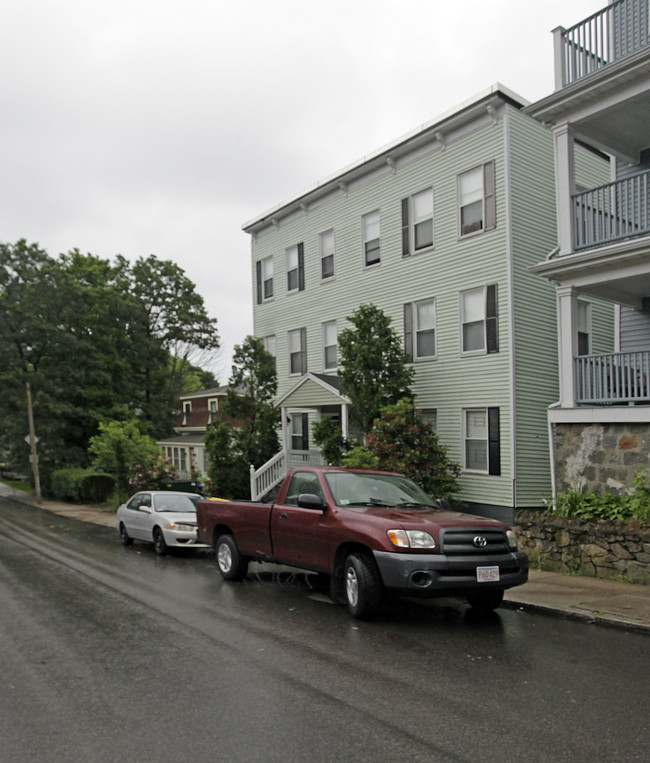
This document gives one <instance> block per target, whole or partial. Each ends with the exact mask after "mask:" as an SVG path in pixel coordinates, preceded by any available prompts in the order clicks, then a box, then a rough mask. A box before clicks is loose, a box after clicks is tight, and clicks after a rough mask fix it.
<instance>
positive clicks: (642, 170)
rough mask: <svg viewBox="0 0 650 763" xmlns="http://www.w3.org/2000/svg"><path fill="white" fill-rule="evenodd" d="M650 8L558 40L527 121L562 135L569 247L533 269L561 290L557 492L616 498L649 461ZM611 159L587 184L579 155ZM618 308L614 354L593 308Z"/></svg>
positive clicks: (597, 18) (619, 11) (626, 3)
mask: <svg viewBox="0 0 650 763" xmlns="http://www.w3.org/2000/svg"><path fill="white" fill-rule="evenodd" d="M649 24H650V11H649V3H648V0H616V1H615V2H610V4H609V5H608V6H607V7H605V8H603V9H601V10H598V11H597V12H596V13H594V14H593V15H592V16H590V17H589V18H587V19H584V20H582V21H580V22H579V23H577V24H575V25H574V26H573V27H571V28H569V29H565V28H563V27H558V28H557V29H555V30H554V38H555V91H554V92H553V93H552V94H551V95H549V96H548V97H546V98H544V99H542V100H541V101H539V102H537V103H535V104H533V105H531V106H530V107H528V108H527V109H526V113H528V114H530V115H532V116H534V117H536V118H537V119H539V120H541V121H543V122H544V123H546V124H547V125H549V126H550V127H551V128H552V131H553V136H554V143H555V162H556V177H557V204H558V240H559V246H558V247H557V249H555V250H554V251H553V252H552V254H551V255H550V256H549V257H548V258H547V259H546V261H544V262H543V263H541V264H538V266H537V267H535V271H536V272H537V273H539V274H540V275H542V276H544V277H546V278H547V279H549V281H551V282H553V283H555V284H556V285H557V298H558V337H559V368H560V375H559V379H560V387H559V390H560V399H559V401H557V403H556V404H555V405H553V406H552V407H551V408H550V409H549V412H548V420H549V423H550V426H551V428H552V431H553V435H554V436H553V441H552V442H553V459H552V463H553V474H554V477H555V483H556V484H555V487H556V489H558V490H565V489H567V488H574V487H580V486H586V487H589V488H590V489H593V490H596V491H599V492H600V491H613V492H617V491H620V490H624V489H626V488H627V487H629V485H630V483H631V481H632V479H633V478H634V476H635V475H634V473H635V471H636V470H638V469H644V468H647V467H648V460H649V458H650V448H649V444H650V34H649ZM585 144H586V145H589V146H592V147H594V148H596V149H598V150H600V151H602V152H605V153H606V154H608V155H609V156H611V158H612V162H611V167H612V171H611V177H610V178H609V179H608V181H607V182H605V183H601V182H591V183H585V182H584V179H583V178H580V177H579V176H578V170H577V164H578V153H577V152H578V150H579V149H580V148H581V146H583V145H585ZM594 297H598V298H602V299H605V300H607V301H609V303H610V304H611V305H613V306H614V307H615V310H616V317H617V322H616V332H615V338H614V347H613V348H612V349H613V350H614V351H611V352H610V351H607V352H604V350H603V346H602V345H601V344H599V343H598V342H597V340H596V337H595V334H594V328H595V316H594V314H593V313H592V308H591V306H590V303H589V300H591V299H593V298H594Z"/></svg>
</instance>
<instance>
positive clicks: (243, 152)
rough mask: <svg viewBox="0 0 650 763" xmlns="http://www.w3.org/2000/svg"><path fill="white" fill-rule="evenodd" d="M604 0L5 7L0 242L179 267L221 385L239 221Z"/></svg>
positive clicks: (239, 254)
mask: <svg viewBox="0 0 650 763" xmlns="http://www.w3.org/2000/svg"><path fill="white" fill-rule="evenodd" d="M605 4H606V0H537V1H535V0H492V1H491V2H489V1H488V0H444V1H443V0H327V1H326V2H314V1H313V0H234V1H226V0H3V3H2V11H1V12H0V66H1V76H0V109H1V112H0V113H1V122H0V124H1V128H0V129H1V133H0V134H1V136H2V139H1V140H0V171H1V174H0V178H1V182H0V240H1V241H4V242H7V243H14V242H15V241H17V240H18V239H20V238H25V239H27V241H28V242H30V243H38V244H39V245H40V246H41V247H43V248H44V249H46V250H47V251H48V252H49V254H51V255H53V256H55V255H58V254H59V253H60V252H67V251H69V250H70V249H74V248H77V249H80V250H81V251H82V252H90V253H92V254H95V255H97V256H100V257H103V258H107V259H112V258H113V257H114V256H115V255H116V254H118V253H119V254H122V255H124V256H125V257H127V258H128V259H131V260H135V259H136V258H138V257H140V256H147V255H149V254H155V255H156V256H157V257H159V258H160V259H171V260H174V261H175V262H177V263H178V264H179V265H180V266H181V267H182V268H183V269H184V270H185V272H186V274H187V275H188V277H189V278H190V279H191V280H192V281H193V282H194V283H195V284H196V285H197V289H198V291H199V292H200V294H201V295H202V296H203V298H204V300H205V304H206V307H207V309H208V312H209V313H210V315H211V316H213V317H216V318H217V320H218V324H219V333H220V336H221V340H222V347H223V349H222V351H221V353H220V356H219V358H218V359H217V362H216V364H215V367H214V369H213V370H215V371H216V372H217V375H218V377H219V381H220V383H222V384H225V383H227V381H228V375H229V369H230V358H231V354H232V347H233V345H234V344H238V343H240V342H241V341H242V340H243V339H244V337H245V336H246V335H247V334H249V333H251V332H252V328H253V323H252V283H251V265H250V241H249V237H248V235H247V234H245V233H243V231H242V230H241V226H242V224H243V223H244V222H246V221H248V220H250V219H251V218H253V217H256V216H257V215H259V214H261V213H262V212H265V211H266V210H267V209H269V208H270V207H273V206H275V205H276V204H277V203H279V202H282V201H285V200H288V199H289V198H292V197H293V196H295V195H298V194H299V193H300V192H301V191H304V190H305V189H307V188H309V187H311V186H312V185H314V184H315V183H316V182H317V181H318V180H320V179H322V178H324V177H327V176H329V175H331V174H333V173H334V172H336V171H337V170H339V169H341V168H343V167H345V166H346V165H348V164H350V163H352V162H354V161H356V160H357V159H359V158H361V157H362V156H363V155H365V154H367V153H370V152H372V151H373V150H375V149H378V148H380V147H381V146H383V145H384V144H386V143H390V142H392V141H393V140H394V139H396V138H398V137H400V136H401V135H402V134H404V133H406V132H409V131H410V130H412V129H413V128H415V127H417V126H418V125H420V124H422V123H425V122H429V121H430V120H432V119H434V118H435V117H436V116H438V115H439V114H442V113H444V112H446V111H448V110H450V109H452V108H453V107H454V106H455V105H457V104H459V103H461V102H463V101H465V100H467V99H468V98H470V97H471V96H473V95H475V94H476V93H478V92H480V91H482V90H484V89H486V88H488V87H489V86H490V85H492V84H494V83H495V82H500V83H501V84H503V85H505V86H506V87H507V88H509V89H510V90H513V91H514V92H515V93H517V94H518V95H520V96H522V97H523V98H526V99H527V100H529V101H535V100H537V99H539V98H542V97H543V96H545V95H548V94H549V93H550V92H551V91H552V90H553V43H552V35H551V30H552V29H553V28H554V27H556V26H560V25H561V26H565V27H568V26H571V25H573V24H575V23H577V22H578V21H581V20H582V19H584V18H586V17H587V16H589V15H591V14H592V13H594V12H595V11H597V10H599V9H600V8H601V7H604V5H605Z"/></svg>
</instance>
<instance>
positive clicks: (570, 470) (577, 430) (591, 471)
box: [553, 423, 650, 495]
mask: <svg viewBox="0 0 650 763" xmlns="http://www.w3.org/2000/svg"><path fill="white" fill-rule="evenodd" d="M553 466H554V469H555V487H556V490H557V492H558V493H564V492H566V491H567V490H571V489H573V488H577V487H580V486H583V487H584V488H585V489H586V490H590V491H592V492H594V493H596V494H598V495H602V494H604V493H619V494H620V493H622V492H624V491H625V490H627V489H629V487H630V485H631V484H632V480H633V479H634V477H635V476H636V472H637V471H638V470H640V469H648V468H649V467H650V424H648V423H643V424H631V423H626V424H620V423H609V424H558V423H555V424H553Z"/></svg>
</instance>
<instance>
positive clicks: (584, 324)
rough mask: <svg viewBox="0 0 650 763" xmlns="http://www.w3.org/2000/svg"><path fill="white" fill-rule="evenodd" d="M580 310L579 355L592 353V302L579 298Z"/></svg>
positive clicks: (578, 310)
mask: <svg viewBox="0 0 650 763" xmlns="http://www.w3.org/2000/svg"><path fill="white" fill-rule="evenodd" d="M577 312H578V355H590V354H591V304H590V303H589V302H585V301H584V300H582V299H579V300H578V302H577Z"/></svg>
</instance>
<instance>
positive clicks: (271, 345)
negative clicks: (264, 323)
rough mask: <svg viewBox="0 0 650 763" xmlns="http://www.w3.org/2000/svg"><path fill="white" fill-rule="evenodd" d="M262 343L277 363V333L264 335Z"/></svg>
mask: <svg viewBox="0 0 650 763" xmlns="http://www.w3.org/2000/svg"><path fill="white" fill-rule="evenodd" d="M262 345H263V347H264V349H265V350H266V351H267V352H268V353H269V355H271V356H273V362H274V363H275V334H270V335H269V336H265V337H263V338H262Z"/></svg>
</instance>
